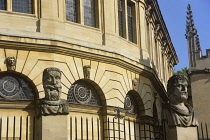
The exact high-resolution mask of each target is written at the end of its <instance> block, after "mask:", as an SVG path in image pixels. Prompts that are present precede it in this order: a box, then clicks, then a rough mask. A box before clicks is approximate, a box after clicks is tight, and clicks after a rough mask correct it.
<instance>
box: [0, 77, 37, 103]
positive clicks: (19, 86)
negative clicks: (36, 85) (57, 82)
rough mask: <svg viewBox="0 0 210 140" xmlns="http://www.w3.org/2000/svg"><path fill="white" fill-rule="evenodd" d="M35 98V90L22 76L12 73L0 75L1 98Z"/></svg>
mask: <svg viewBox="0 0 210 140" xmlns="http://www.w3.org/2000/svg"><path fill="white" fill-rule="evenodd" d="M1 99H3V100H7V99H8V100H33V99H34V91H33V89H32V88H31V86H30V85H29V84H28V82H27V81H25V80H24V79H23V78H21V77H17V76H16V75H10V74H1V75H0V100H1Z"/></svg>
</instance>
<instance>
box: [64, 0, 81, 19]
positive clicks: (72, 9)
mask: <svg viewBox="0 0 210 140" xmlns="http://www.w3.org/2000/svg"><path fill="white" fill-rule="evenodd" d="M76 1H77V0H66V20H68V21H71V22H77V21H78V20H77V16H78V14H77V11H78V10H77V3H76Z"/></svg>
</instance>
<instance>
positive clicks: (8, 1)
mask: <svg viewBox="0 0 210 140" xmlns="http://www.w3.org/2000/svg"><path fill="white" fill-rule="evenodd" d="M5 1H6V4H5V5H6V9H5V10H0V12H2V13H7V12H11V13H15V14H20V15H30V16H34V15H35V16H36V17H37V16H38V13H37V8H38V0H31V13H23V12H15V11H13V10H12V9H13V8H12V7H13V6H12V2H13V0H5Z"/></svg>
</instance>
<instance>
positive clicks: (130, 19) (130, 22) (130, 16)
mask: <svg viewBox="0 0 210 140" xmlns="http://www.w3.org/2000/svg"><path fill="white" fill-rule="evenodd" d="M132 8H133V7H132V5H131V4H130V3H128V7H127V15H128V39H129V41H131V42H134V39H133V14H132V11H133V9H132Z"/></svg>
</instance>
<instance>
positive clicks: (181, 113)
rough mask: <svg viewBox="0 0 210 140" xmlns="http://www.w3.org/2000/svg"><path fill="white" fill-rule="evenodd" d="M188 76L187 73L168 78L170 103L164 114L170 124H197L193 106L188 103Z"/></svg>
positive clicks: (186, 125)
mask: <svg viewBox="0 0 210 140" xmlns="http://www.w3.org/2000/svg"><path fill="white" fill-rule="evenodd" d="M187 86H188V78H187V77H186V76H185V75H173V76H172V77H171V78H170V79H169V80H168V85H167V94H168V96H169V103H168V104H166V105H165V108H164V110H163V116H164V118H165V119H166V120H167V122H168V124H169V126H184V127H188V126H197V125H198V121H197V119H196V117H195V113H194V110H193V108H192V107H191V106H190V105H189V104H187V103H186V101H187V99H188V92H187Z"/></svg>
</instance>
